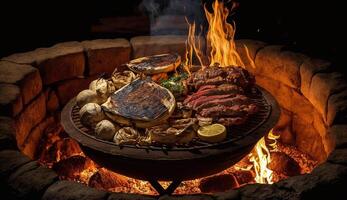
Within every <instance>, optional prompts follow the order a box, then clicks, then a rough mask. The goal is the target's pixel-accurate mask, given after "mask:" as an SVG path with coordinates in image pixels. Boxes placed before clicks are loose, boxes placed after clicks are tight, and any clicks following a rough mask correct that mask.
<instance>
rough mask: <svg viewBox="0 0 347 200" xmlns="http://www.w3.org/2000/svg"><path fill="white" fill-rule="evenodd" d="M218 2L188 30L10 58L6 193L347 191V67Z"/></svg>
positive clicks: (0, 82)
mask: <svg viewBox="0 0 347 200" xmlns="http://www.w3.org/2000/svg"><path fill="white" fill-rule="evenodd" d="M211 5H212V6H211V8H207V7H205V10H204V12H205V15H206V19H207V24H208V28H206V30H199V28H198V25H196V24H195V22H193V21H190V20H189V19H187V18H186V23H187V25H186V26H187V27H188V30H187V33H186V35H172V34H170V35H156V36H153V35H152V36H136V37H132V38H131V39H129V40H128V39H124V38H116V39H96V40H86V41H81V42H63V43H58V44H56V45H54V46H52V47H47V48H38V49H35V50H33V51H29V52H24V53H15V54H12V55H9V56H6V57H3V58H1V61H0V94H1V97H0V111H1V116H0V119H1V121H0V130H1V137H0V142H1V143H0V144H1V145H0V147H1V148H0V150H1V151H0V161H1V163H0V179H1V184H0V186H1V187H2V188H4V191H1V192H3V193H4V194H5V195H8V196H12V198H13V199H83V198H90V199H134V198H135V199H136V198H138V199H157V198H163V199H166V198H167V199H171V198H172V199H180V198H187V199H206V200H211V199H243V198H246V199H248V198H249V199H310V198H312V197H314V196H317V195H318V196H321V197H322V196H324V197H326V196H327V194H326V193H325V192H326V191H330V190H332V191H335V193H334V194H331V195H330V196H329V197H331V198H333V199H334V198H338V197H339V195H341V194H343V190H342V189H340V188H343V187H344V186H346V184H347V183H346V177H347V166H346V163H347V161H346V160H347V159H346V154H347V150H346V149H345V148H346V147H347V145H346V144H347V135H346V133H347V117H346V108H347V93H346V91H347V90H346V89H347V83H346V82H345V76H344V75H343V74H342V73H339V72H336V71H335V70H334V68H332V67H331V65H332V64H331V63H330V62H329V61H326V60H323V59H317V58H313V57H309V56H307V55H304V54H301V53H297V52H294V51H290V50H288V49H287V48H286V47H284V46H280V45H270V44H267V43H265V42H261V41H257V40H248V39H247V40H246V39H242V40H235V39H234V37H235V26H236V25H235V24H231V23H228V22H227V17H228V16H229V12H230V9H229V10H228V9H227V8H228V6H229V4H227V3H226V4H224V3H222V2H220V1H214V2H213V3H212V4H211ZM233 5H234V7H232V9H234V8H235V5H236V6H237V5H238V4H233ZM97 110H98V111H97ZM100 113H101V114H102V116H100V115H101V114H100ZM182 127H183V128H182ZM13 144H14V145H13ZM322 188H323V189H322ZM181 195H182V196H181Z"/></svg>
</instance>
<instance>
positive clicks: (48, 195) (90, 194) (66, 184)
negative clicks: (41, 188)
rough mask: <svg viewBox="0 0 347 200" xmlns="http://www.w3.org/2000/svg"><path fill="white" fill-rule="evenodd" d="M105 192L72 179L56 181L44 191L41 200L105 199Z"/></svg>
mask: <svg viewBox="0 0 347 200" xmlns="http://www.w3.org/2000/svg"><path fill="white" fill-rule="evenodd" d="M106 196H107V193H106V192H104V191H101V190H96V189H94V188H90V187H87V186H85V185H83V184H81V183H77V182H72V181H58V182H56V183H54V184H53V185H51V186H50V187H49V188H48V189H47V190H46V192H45V193H44V195H43V197H42V200H64V199H70V200H87V199H88V200H100V199H106Z"/></svg>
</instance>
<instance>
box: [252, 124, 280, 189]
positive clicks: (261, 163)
mask: <svg viewBox="0 0 347 200" xmlns="http://www.w3.org/2000/svg"><path fill="white" fill-rule="evenodd" d="M279 137H280V136H279V135H278V136H277V135H274V134H273V132H272V130H271V131H270V132H269V134H268V136H267V138H268V139H270V140H273V143H270V144H268V145H269V146H270V147H271V148H272V150H271V151H276V149H277V139H278V138H279ZM249 160H250V161H251V162H252V163H253V167H254V171H255V178H254V179H255V181H256V182H257V183H267V184H272V183H273V180H272V175H273V171H272V170H271V169H269V168H268V165H269V164H270V162H271V156H270V150H269V149H268V148H267V146H266V143H265V138H264V137H263V138H261V139H260V140H259V141H258V143H257V144H256V145H255V147H254V149H253V151H252V153H251V154H250V155H249Z"/></svg>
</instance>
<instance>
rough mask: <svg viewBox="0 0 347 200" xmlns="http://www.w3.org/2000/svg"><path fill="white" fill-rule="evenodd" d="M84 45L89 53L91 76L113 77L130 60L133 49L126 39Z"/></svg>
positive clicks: (83, 43)
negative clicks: (102, 74)
mask: <svg viewBox="0 0 347 200" xmlns="http://www.w3.org/2000/svg"><path fill="white" fill-rule="evenodd" d="M82 45H83V47H84V49H85V51H86V52H87V59H88V65H87V66H88V74H89V75H94V74H101V73H106V74H107V75H111V74H112V72H113V71H114V70H115V69H116V68H117V67H118V66H120V65H122V64H124V63H126V62H128V61H129V60H130V54H131V47H130V43H129V41H128V40H126V39H99V40H91V41H83V42H82Z"/></svg>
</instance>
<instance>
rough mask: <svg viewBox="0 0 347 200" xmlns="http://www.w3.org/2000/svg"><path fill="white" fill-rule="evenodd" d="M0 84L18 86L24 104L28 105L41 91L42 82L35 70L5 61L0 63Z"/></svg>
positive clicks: (28, 66)
mask: <svg viewBox="0 0 347 200" xmlns="http://www.w3.org/2000/svg"><path fill="white" fill-rule="evenodd" d="M0 83H10V84H16V85H18V87H19V88H20V91H21V96H22V98H23V103H24V104H28V103H29V102H30V101H31V100H32V99H33V98H34V97H36V96H37V95H38V94H39V93H40V92H41V90H42V80H41V77H40V73H39V71H38V70H37V69H36V68H34V67H32V66H30V65H21V64H16V63H12V62H7V61H0Z"/></svg>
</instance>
